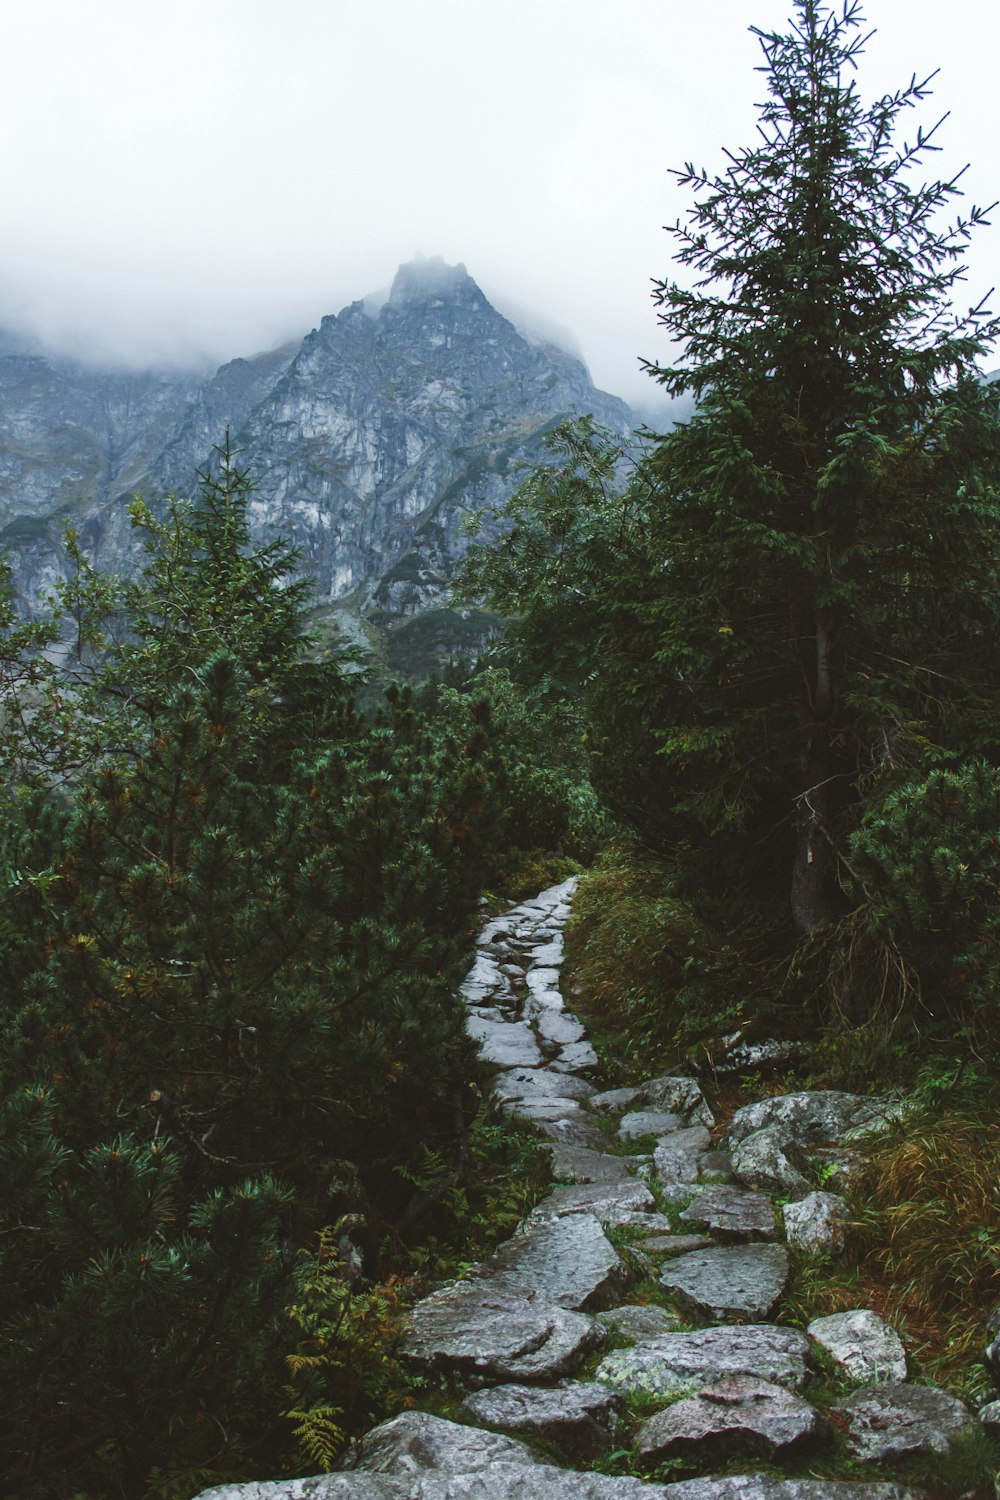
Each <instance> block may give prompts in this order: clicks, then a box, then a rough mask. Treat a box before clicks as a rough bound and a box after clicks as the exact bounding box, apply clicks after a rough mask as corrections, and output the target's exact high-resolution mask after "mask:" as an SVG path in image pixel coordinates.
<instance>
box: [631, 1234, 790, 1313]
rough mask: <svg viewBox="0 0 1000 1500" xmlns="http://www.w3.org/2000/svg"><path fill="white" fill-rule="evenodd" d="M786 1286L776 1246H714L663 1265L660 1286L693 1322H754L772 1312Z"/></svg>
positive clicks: (782, 1254) (784, 1260)
mask: <svg viewBox="0 0 1000 1500" xmlns="http://www.w3.org/2000/svg"><path fill="white" fill-rule="evenodd" d="M787 1280H788V1253H787V1251H786V1250H785V1249H784V1247H783V1246H781V1245H719V1246H716V1247H715V1248H713V1249H711V1250H694V1251H692V1252H691V1253H690V1254H689V1255H680V1256H678V1257H677V1259H676V1260H671V1261H668V1262H667V1264H666V1265H665V1266H664V1267H663V1269H662V1270H661V1272H660V1285H661V1286H662V1287H663V1288H664V1290H665V1291H667V1292H669V1293H670V1295H671V1296H672V1297H675V1298H676V1299H677V1301H678V1302H679V1303H680V1304H681V1306H682V1307H683V1308H684V1309H685V1310H686V1311H688V1312H690V1313H691V1314H693V1316H694V1317H696V1318H704V1319H709V1318H714V1319H719V1320H729V1321H739V1320H742V1319H744V1318H746V1319H749V1320H752V1321H754V1322H758V1321H762V1320H764V1319H766V1318H768V1317H769V1316H770V1315H771V1313H772V1312H773V1311H774V1308H775V1307H776V1305H777V1303H778V1300H779V1298H780V1297H781V1294H782V1292H783V1291H784V1289H785V1283H786V1281H787Z"/></svg>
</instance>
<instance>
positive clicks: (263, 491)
mask: <svg viewBox="0 0 1000 1500" xmlns="http://www.w3.org/2000/svg"><path fill="white" fill-rule="evenodd" d="M573 413H579V414H584V413H587V414H592V415H594V416H595V417H596V419H597V420H598V421H599V422H601V423H602V424H603V425H605V426H608V427H609V428H610V429H611V430H612V431H613V432H615V433H616V434H617V435H618V436H620V437H626V436H627V435H628V434H629V433H630V431H631V428H632V416H631V413H630V411H629V408H628V407H627V406H626V404H625V403H624V402H623V401H620V400H619V399H618V398H617V397H614V396H610V395H608V394H607V393H605V392H601V391H598V390H597V389H596V388H595V387H594V385H593V383H592V381H591V379H590V376H589V373H588V371H587V369H586V366H585V365H584V364H583V362H582V361H581V360H580V359H578V358H577V357H576V356H575V355H573V354H571V353H570V352H568V351H567V350H565V349H562V348H560V347H558V346H557V345H556V344H554V343H552V342H542V341H532V340H531V338H530V337H528V336H525V335H524V334H522V333H521V332H519V330H518V329H517V328H516V327H515V325H514V324H513V323H512V322H511V321H510V320H509V319H508V318H506V317H504V315H503V314H502V313H500V312H498V311H497V309H496V308H495V307H494V306H493V305H492V303H491V302H490V301H489V300H488V298H487V297H486V296H485V294H484V293H483V291H482V290H481V288H480V287H479V286H478V284H477V283H476V282H475V281H474V279H473V278H472V277H471V276H470V275H469V273H468V271H467V270H466V268H465V266H464V265H461V264H459V265H456V266H449V265H447V264H446V263H445V262H444V261H443V260H441V259H440V258H438V257H434V258H431V259H429V260H425V259H419V260H415V261H411V262H409V263H408V264H406V265H404V266H401V267H400V269H399V271H398V272H397V274H396V278H395V280H394V282H393V285H392V287H391V289H390V290H389V293H388V295H387V296H386V297H385V298H384V300H381V301H378V302H377V303H376V301H375V300H374V299H359V300H358V301H355V302H352V303H349V304H348V305H347V306H346V307H344V308H343V309H341V311H340V312H339V313H336V314H330V315H328V316H325V317H323V318H322V319H321V321H320V322H319V324H318V325H317V327H316V328H314V329H312V330H311V331H310V332H309V333H307V334H306V335H305V336H304V337H303V338H302V339H301V340H300V341H298V342H296V341H294V340H293V341H289V342H286V343H285V344H283V345H282V346H280V347H279V348H277V349H274V350H269V351H264V352H262V353H260V354H258V355H256V356H253V357H251V358H249V359H248V358H237V359H233V360H230V361H228V362H227V363H225V364H223V365H221V366H220V367H219V368H218V369H217V370H216V371H215V372H214V373H213V374H211V375H210V376H208V377H207V378H206V377H204V376H203V375H199V374H196V373H193V372H166V371H138V372H137V371H127V372H126V371H121V370H117V371H116V370H101V369H97V368H91V367H87V366H84V365H82V364H80V363H79V362H77V361H73V360H68V359H64V358H61V357H59V356H53V355H48V354H45V353H44V352H42V351H40V350H38V349H30V350H29V349H24V348H20V347H17V341H7V340H5V339H4V338H3V337H2V335H0V544H2V545H3V546H4V547H5V549H6V550H7V552H8V554H9V557H10V562H11V569H12V578H13V583H14V587H15V591H16V593H17V595H18V596H19V598H20V600H21V602H22V606H23V607H24V608H25V609H26V610H27V611H28V612H29V613H30V612H35V611H37V610H38V609H39V608H40V607H41V603H42V600H43V599H44V596H45V594H46V593H47V592H49V591H50V590H51V587H52V585H53V583H54V582H55V580H56V579H57V578H58V577H59V576H60V574H61V572H62V571H63V569H64V567H65V557H64V553H63V549H62V546H61V542H60V538H59V533H60V527H61V524H62V523H63V522H65V521H67V520H69V521H72V522H73V524H74V525H76V526H77V527H78V529H79V532H80V535H81V539H82V541H83V543H84V546H85V547H86V548H87V550H88V551H89V552H91V553H92V554H93V556H94V557H95V559H96V560H97V562H98V563H99V565H101V566H102V567H105V568H109V569H112V570H116V571H126V572H127V571H128V570H129V568H130V567H131V566H133V564H134V555H133V551H132V548H133V542H132V539H131V536H130V529H129V526H128V517H127V506H128V502H129V501H130V500H131V499H132V498H133V495H134V494H135V493H136V492H137V491H138V492H142V493H143V494H144V496H145V498H146V499H147V500H149V501H150V503H152V504H154V505H155V504H156V503H157V500H158V499H159V498H160V497H162V496H164V495H166V494H170V493H176V494H187V493H190V492H191V491H192V489H193V488H194V486H195V483H196V474H197V471H198V470H200V469H203V468H204V467H205V465H206V464H207V463H208V462H209V460H210V459H211V456H212V451H213V449H214V448H215V447H216V446H217V445H218V444H219V443H220V442H221V441H222V440H223V438H224V435H225V433H226V432H227V431H228V432H229V433H230V435H231V440H232V443H233V446H234V448H236V449H237V450H238V452H239V455H240V463H241V464H243V465H245V466H246V467H248V468H249V470H250V471H251V473H252V474H253V476H254V479H255V482H256V489H255V491H254V495H253V497H252V500H251V504H250V521H251V528H252V532H253V535H254V538H255V540H257V541H262V542H263V541H267V540H271V539H273V538H274V537H276V536H278V535H280V536H282V537H284V538H285V539H287V540H288V541H290V542H292V543H294V544H295V545H296V546H297V547H298V548H299V549H300V551H301V557H302V572H303V574H304V575H308V576H310V577H312V578H313V579H314V580H315V588H316V603H317V607H318V608H320V609H321V610H322V609H324V608H328V609H329V610H330V611H332V612H333V613H336V611H337V610H340V609H342V608H343V606H344V604H345V601H349V602H351V607H353V608H356V609H357V610H359V611H360V612H362V613H365V614H367V615H368V616H370V617H371V618H372V619H376V620H377V622H378V623H380V624H381V626H382V627H383V628H393V627H394V626H395V625H398V624H399V623H401V622H402V621H404V620H406V619H408V618H412V617H413V616H415V615H419V614H421V613H424V612H426V611H427V610H428V609H437V608H440V607H442V606H443V605H446V603H447V581H448V578H449V577H450V575H451V572H452V570H453V568H454V566H455V564H456V562H457V561H458V559H459V557H460V556H461V554H462V552H463V551H464V550H465V548H466V546H467V545H468V537H467V533H466V529H465V526H464V522H465V520H466V518H467V517H468V516H469V515H470V514H471V513H472V512H474V511H476V512H479V511H485V512H487V513H489V512H495V511H496V509H497V508H498V507H499V506H500V505H502V503H503V502H504V500H505V499H506V498H507V497H508V495H509V494H510V493H511V491H512V490H513V488H514V487H515V484H516V482H517V476H518V472H519V470H520V469H521V468H522V467H523V466H530V464H532V463H534V462H537V461H538V460H539V459H541V458H542V457H543V454H544V446H543V438H544V434H545V432H546V431H548V430H549V429H550V428H551V427H552V426H553V425H555V424H556V423H557V422H558V421H559V420H562V419H563V418H565V417H567V416H569V415H571V414H573Z"/></svg>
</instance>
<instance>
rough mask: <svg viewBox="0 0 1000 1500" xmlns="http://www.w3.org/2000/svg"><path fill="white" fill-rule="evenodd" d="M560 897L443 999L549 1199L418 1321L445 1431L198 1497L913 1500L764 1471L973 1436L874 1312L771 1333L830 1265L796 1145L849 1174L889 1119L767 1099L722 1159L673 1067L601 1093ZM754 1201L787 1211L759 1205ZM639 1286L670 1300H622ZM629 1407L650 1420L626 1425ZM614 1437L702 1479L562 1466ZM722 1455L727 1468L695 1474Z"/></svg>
mask: <svg viewBox="0 0 1000 1500" xmlns="http://www.w3.org/2000/svg"><path fill="white" fill-rule="evenodd" d="M573 889H574V882H573V881H567V882H566V883H565V884H563V885H559V886H554V887H552V888H551V889H550V890H547V891H543V892H542V894H541V895H540V896H538V897H537V898H536V899H535V900H532V901H527V902H524V903H523V904H522V905H520V906H518V907H516V908H514V909H513V910H512V911H510V912H507V913H506V914H505V915H504V916H502V917H498V918H495V919H493V920H492V921H490V922H488V923H487V924H486V926H485V927H484V929H483V931H482V933H481V935H480V939H479V944H478V956H477V959H476V962H475V965H474V966H473V968H472V970H471V971H470V973H469V976H468V978H467V980H466V982H465V985H464V986H463V994H464V996H465V999H466V1001H467V1002H468V1006H469V1029H470V1031H471V1032H472V1034H473V1035H474V1036H475V1037H476V1039H477V1040H478V1042H479V1044H480V1047H481V1050H482V1052H483V1055H484V1057H485V1058H486V1059H487V1060H488V1061H489V1062H491V1063H493V1064H494V1065H495V1066H496V1067H497V1069H498V1070H499V1071H498V1075H497V1080H496V1085H495V1091H496V1096H497V1099H498V1100H499V1102H500V1105H501V1107H502V1108H503V1109H504V1110H505V1111H506V1112H507V1113H508V1114H509V1115H510V1116H511V1117H513V1118H515V1119H518V1120H523V1121H527V1122H529V1123H530V1124H531V1125H533V1126H534V1127H535V1128H536V1130H537V1131H539V1132H540V1133H541V1135H542V1136H543V1137H544V1138H546V1140H547V1141H548V1143H549V1149H550V1151H551V1155H552V1163H553V1176H554V1177H555V1178H556V1179H557V1181H558V1184H559V1185H557V1186H556V1187H554V1188H553V1190H552V1192H551V1193H550V1194H549V1195H548V1197H547V1198H545V1199H544V1200H543V1201H542V1202H541V1203H539V1204H538V1206H537V1207H536V1208H535V1209H534V1211H533V1212H532V1213H531V1214H530V1215H529V1217H528V1218H527V1220H526V1221H525V1222H524V1224H522V1225H521V1227H520V1229H519V1230H518V1232H517V1234H515V1235H514V1237H513V1238H512V1239H510V1240H508V1241H507V1243H506V1244H504V1245H501V1246H500V1247H499V1249H498V1250H497V1251H496V1253H495V1254H494V1255H493V1256H492V1257H491V1258H490V1259H489V1260H488V1261H485V1262H483V1263H481V1264H480V1265H478V1266H475V1267H473V1268H472V1269H471V1271H470V1272H469V1273H468V1275H467V1276H466V1277H465V1278H464V1279H463V1280H461V1281H458V1282H454V1283H452V1284H450V1285H448V1286H445V1287H442V1288H441V1289H439V1290H438V1291H436V1292H434V1293H432V1294H431V1295H430V1296H429V1297H427V1298H425V1299H424V1300H423V1301H422V1302H420V1303H418V1304H417V1305H416V1307H415V1308H414V1309H413V1312H412V1320H411V1328H410V1331H409V1333H408V1334H407V1335H406V1338H405V1340H404V1344H403V1349H402V1353H403V1357H404V1358H405V1359H406V1360H407V1361H408V1362H409V1363H410V1364H411V1365H412V1366H413V1367H414V1368H415V1369H417V1370H420V1371H423V1372H424V1373H425V1374H427V1375H430V1376H439V1377H441V1378H442V1379H447V1380H448V1381H449V1382H450V1388H451V1389H454V1385H455V1382H456V1381H458V1382H460V1383H461V1386H462V1387H464V1390H465V1392H466V1394H465V1397H464V1401H463V1404H462V1409H461V1410H462V1418H463V1420H462V1422H460V1423H456V1422H449V1421H445V1420H444V1419H442V1418H440V1417H436V1416H432V1415H430V1414H428V1413H425V1412H405V1413H403V1414H401V1415H400V1416H397V1417H394V1418H393V1419H391V1420H390V1421H388V1422H385V1423H383V1424H382V1425H381V1426H380V1427H377V1428H375V1429H374V1430H373V1431H372V1432H370V1433H369V1434H367V1436H366V1437H365V1439H364V1440H363V1442H362V1444H361V1445H360V1452H359V1454H358V1455H357V1456H356V1459H355V1460H352V1463H353V1467H351V1468H350V1472H346V1473H340V1474H335V1475H326V1476H317V1477H315V1478H312V1479H303V1480H296V1481H278V1482H275V1483H271V1484H247V1485H234V1486H224V1487H223V1488H221V1489H214V1490H211V1491H206V1492H204V1495H203V1496H202V1497H199V1500H209V1496H211V1497H212V1500H307V1497H309V1500H459V1497H461V1500H507V1497H510V1500H535V1497H538V1500H542V1497H545V1500H563V1497H565V1500H643V1497H647V1500H648V1497H654V1496H657V1497H662V1500H837V1497H841V1500H904V1497H907V1496H911V1495H912V1494H913V1493H914V1492H913V1491H909V1490H907V1489H906V1488H905V1486H901V1485H898V1484H895V1483H891V1482H885V1481H884V1480H879V1479H873V1480H871V1481H865V1480H858V1479H857V1478H855V1479H854V1480H852V1481H833V1480H816V1479H808V1478H799V1479H796V1478H776V1477H774V1476H773V1475H772V1474H768V1473H764V1472H761V1467H760V1466H761V1464H762V1463H764V1464H769V1463H772V1462H776V1461H780V1462H782V1463H783V1464H784V1462H785V1460H790V1463H791V1464H792V1465H794V1466H796V1467H799V1468H801V1469H802V1471H803V1472H808V1470H809V1467H810V1463H811V1462H812V1461H813V1460H815V1459H823V1458H824V1457H826V1459H827V1460H829V1457H830V1455H831V1454H832V1453H833V1452H835V1451H836V1450H835V1449H834V1446H833V1444H834V1429H835V1428H836V1429H839V1430H840V1433H841V1434H842V1437H841V1443H842V1445H843V1451H846V1453H847V1454H849V1455H850V1456H851V1458H852V1459H853V1462H854V1466H855V1468H854V1473H855V1474H857V1473H858V1472H859V1470H860V1472H863V1471H864V1468H865V1466H867V1465H871V1464H875V1465H883V1466H882V1467H879V1468H878V1469H877V1473H879V1474H884V1473H885V1472H886V1470H885V1468H884V1464H885V1463H889V1464H890V1465H891V1463H892V1462H893V1461H894V1460H896V1459H898V1458H900V1457H904V1456H911V1455H914V1454H943V1455H946V1454H947V1453H948V1451H949V1449H950V1446H951V1444H952V1443H953V1441H954V1439H955V1437H956V1436H957V1435H958V1434H960V1433H963V1432H965V1431H967V1430H968V1429H969V1428H970V1427H971V1426H972V1425H973V1424H974V1421H975V1419H974V1418H973V1417H972V1415H971V1413H970V1412H969V1411H968V1410H967V1409H966V1408H965V1407H964V1406H963V1405H962V1403H961V1402H959V1401H957V1400H956V1399H955V1398H954V1397H953V1396H951V1395H949V1394H948V1393H946V1392H944V1391H941V1390H938V1389H936V1388H934V1387H932V1386H928V1385H920V1384H915V1383H914V1384H911V1383H909V1382H908V1381H907V1363H906V1354H905V1351H904V1349H903V1346H902V1344H901V1343H900V1341H899V1339H898V1337H897V1335H896V1334H895V1333H894V1332H893V1330H892V1329H890V1328H888V1327H887V1326H886V1325H885V1324H884V1323H883V1322H882V1320H881V1319H880V1318H878V1317H877V1316H876V1314H875V1313H873V1312H871V1311H870V1310H867V1309H857V1310H855V1311H852V1312H848V1313H843V1314H839V1315H836V1316H833V1317H827V1318H820V1319H817V1320H816V1321H815V1322H814V1323H812V1324H810V1326H809V1327H808V1328H807V1329H806V1330H805V1332H803V1331H802V1330H801V1329H797V1328H792V1327H787V1326H783V1325H782V1324H781V1322H780V1305H781V1298H782V1294H783V1291H784V1288H785V1284H786V1281H787V1278H788V1252H787V1248H786V1245H787V1244H796V1245H800V1246H802V1247H804V1248H806V1249H810V1250H815V1249H817V1248H824V1247H827V1248H830V1249H831V1250H833V1251H835V1250H836V1248H837V1246H838V1244H839V1239H840V1234H841V1228H840V1219H841V1216H842V1210H843V1200H842V1199H841V1198H839V1197H838V1196H837V1195H836V1194H833V1193H829V1192H819V1191H816V1190H815V1189H814V1186H813V1183H814V1178H815V1158H814V1157H812V1156H811V1153H813V1152H815V1153H816V1154H817V1155H818V1157H819V1159H820V1161H821V1162H829V1161H830V1160H831V1152H832V1159H835V1160H836V1161H838V1162H839V1163H841V1165H842V1170H843V1171H849V1169H850V1162H851V1150H852V1143H853V1142H856V1141H857V1140H859V1139H860V1138H862V1137H863V1136H864V1134H865V1133H866V1132H869V1131H872V1130H877V1129H878V1128H879V1127H880V1126H881V1125H882V1124H883V1123H884V1121H885V1120H886V1118H887V1117H888V1116H890V1115H891V1114H892V1113H893V1112H894V1111H896V1110H897V1109H898V1105H897V1104H895V1103H893V1102H892V1101H886V1100H872V1099H870V1098H860V1097H858V1096H855V1095H850V1094H841V1093H834V1092H823V1093H811V1094H794V1095H786V1096H783V1097H779V1098H775V1099H766V1100H761V1101H759V1102H757V1103H755V1104H752V1105H748V1106H747V1107H746V1108H744V1109H741V1110H739V1111H738V1112H737V1114H736V1115H735V1116H734V1118H733V1120H732V1122H731V1125H730V1128H729V1131H728V1135H727V1138H726V1141H725V1143H724V1144H723V1145H722V1146H721V1147H719V1146H717V1145H713V1142H712V1138H711V1134H710V1131H711V1129H712V1127H713V1126H714V1123H715V1122H714V1120H713V1118H712V1114H711V1110H710V1109H709V1106H708V1104H707V1102H706V1100H705V1098H704V1096H703V1095H702V1092H701V1090H700V1088H699V1087H698V1084H697V1083H696V1081H695V1080H694V1079H692V1078H688V1077H673V1076H670V1077H664V1078H659V1079H654V1080H651V1081H650V1082H647V1083H644V1084H640V1085H636V1086H635V1087H632V1088H625V1089H613V1090H610V1091H605V1092H603V1093H599V1092H598V1091H597V1090H596V1089H595V1087H594V1085H593V1084H592V1083H590V1082H589V1081H588V1080H587V1079H586V1078H585V1076H584V1075H585V1074H586V1073H587V1072H588V1071H589V1070H591V1069H592V1068H594V1067H595V1065H596V1063H597V1056H596V1054H595V1052H594V1050H593V1047H592V1046H591V1044H590V1042H589V1041H588V1040H587V1038H586V1035H585V1031H584V1028H583V1026H582V1025H581V1023H580V1022H579V1021H578V1020H577V1018H576V1017H575V1016H573V1015H571V1014H570V1013H569V1012H568V1011H567V1009H566V1007H565V1004H564V1000H563V995H562V992H561V990H560V985H559V971H560V967H561V965H562V962H563V941H562V933H563V928H564V925H565V922H566V919H567V917H568V915H569V911H570V904H571V900H572V893H573ZM831 1143H833V1144H831ZM772 1194H773V1195H774V1196H775V1197H781V1198H783V1199H790V1200H791V1201H789V1202H787V1203H786V1206H785V1207H784V1209H783V1210H782V1211H779V1210H778V1209H777V1208H776V1206H775V1204H774V1201H773V1199H772V1197H771V1196H770V1195H772ZM666 1210H670V1212H667V1211H666ZM651 1278H656V1279H657V1280H658V1281H659V1284H660V1286H661V1287H662V1289H663V1292H664V1294H665V1300H666V1301H667V1303H668V1305H667V1306H658V1305H642V1304H638V1303H633V1302H631V1301H630V1296H629V1289H630V1287H631V1286H632V1285H634V1284H635V1283H636V1282H637V1281H639V1280H646V1281H647V1282H648V1280H649V1279H651ZM818 1359H822V1360H823V1361H824V1362H825V1364H826V1366H827V1368H833V1369H834V1370H839V1371H841V1372H843V1374H844V1375H847V1376H850V1377H851V1378H852V1379H854V1380H856V1381H859V1382H861V1384H860V1385H859V1386H858V1388H857V1389H856V1390H855V1391H854V1392H853V1393H852V1394H851V1395H849V1396H847V1397H846V1398H845V1399H843V1400H840V1401H838V1402H837V1403H836V1404H835V1405H833V1406H832V1407H828V1408H827V1409H826V1411H825V1412H824V1411H821V1410H819V1409H818V1408H817V1407H816V1406H815V1405H813V1404H812V1403H811V1402H810V1399H809V1393H810V1389H811V1388H812V1387H814V1386H815V1385H816V1384H817V1383H818V1380H819V1371H818V1363H817V1361H818ZM584 1366H586V1367H587V1368H588V1369H589V1370H590V1371H591V1374H590V1376H589V1378H585V1377H584V1376H583V1375H582V1374H581V1371H582V1370H583V1367H584ZM636 1398H640V1399H641V1401H642V1402H643V1403H644V1405H645V1410H646V1411H647V1412H648V1413H649V1414H648V1415H647V1417H646V1420H644V1421H642V1422H641V1423H640V1424H639V1425H638V1427H637V1429H636V1430H635V1431H630V1429H629V1425H628V1423H627V1420H626V1418H627V1405H628V1402H629V1400H630V1399H631V1400H633V1401H634V1400H635V1399H636ZM657 1403H659V1404H660V1405H661V1406H662V1409H661V1410H658V1411H657V1410H653V1408H654V1407H655V1405H656V1404H657ZM492 1429H500V1431H499V1432H497V1431H494V1430H492ZM537 1440H542V1441H543V1444H544V1446H543V1447H542V1449H541V1450H539V1449H538V1448H537V1447H533V1446H531V1444H533V1443H535V1442H536V1441H537ZM612 1448H616V1449H619V1450H621V1449H623V1448H628V1449H631V1451H632V1453H633V1455H634V1466H635V1467H636V1468H639V1469H644V1468H652V1467H655V1466H656V1465H659V1464H662V1463H663V1462H664V1461H665V1460H669V1459H681V1460H684V1461H685V1463H686V1464H687V1465H689V1466H692V1467H697V1469H699V1470H700V1472H701V1475H702V1477H700V1478H691V1479H687V1480H683V1481H680V1482H674V1483H668V1484H661V1483H656V1482H653V1481H651V1480H646V1479H641V1478H633V1477H624V1476H611V1475H606V1474H601V1473H595V1472H593V1471H588V1470H586V1469H580V1468H577V1467H572V1466H573V1465H585V1464H588V1463H592V1462H594V1461H595V1460H596V1459H597V1458H598V1457H599V1456H600V1455H601V1454H604V1453H607V1452H608V1451H609V1450H610V1449H612ZM734 1465H735V1467H737V1468H739V1469H742V1470H743V1472H740V1473H736V1474H733V1473H727V1474H726V1475H724V1476H723V1475H720V1474H718V1473H717V1472H714V1470H716V1469H718V1468H719V1467H721V1466H725V1467H726V1468H727V1469H732V1468H733V1467H734ZM786 1466H787V1465H786ZM345 1467H347V1466H345Z"/></svg>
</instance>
